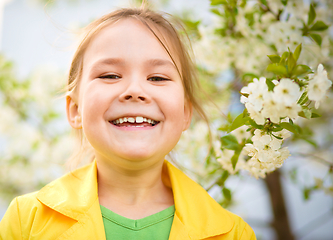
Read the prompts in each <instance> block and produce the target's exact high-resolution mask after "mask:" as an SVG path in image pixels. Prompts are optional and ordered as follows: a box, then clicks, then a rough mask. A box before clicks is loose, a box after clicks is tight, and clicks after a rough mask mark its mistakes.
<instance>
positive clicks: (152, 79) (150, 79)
mask: <svg viewBox="0 0 333 240" xmlns="http://www.w3.org/2000/svg"><path fill="white" fill-rule="evenodd" d="M148 80H149V81H153V82H160V81H170V79H168V78H163V77H150V78H148Z"/></svg>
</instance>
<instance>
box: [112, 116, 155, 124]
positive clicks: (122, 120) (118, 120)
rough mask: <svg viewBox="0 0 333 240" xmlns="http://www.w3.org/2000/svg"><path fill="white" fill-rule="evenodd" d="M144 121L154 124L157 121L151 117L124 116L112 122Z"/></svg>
mask: <svg viewBox="0 0 333 240" xmlns="http://www.w3.org/2000/svg"><path fill="white" fill-rule="evenodd" d="M126 122H129V123H143V122H147V123H149V124H152V125H153V126H154V125H155V124H156V123H157V122H156V121H154V120H152V119H149V118H144V117H141V116H139V117H124V118H118V119H116V120H113V121H112V123H113V124H115V125H117V124H121V123H126ZM137 127H141V126H137Z"/></svg>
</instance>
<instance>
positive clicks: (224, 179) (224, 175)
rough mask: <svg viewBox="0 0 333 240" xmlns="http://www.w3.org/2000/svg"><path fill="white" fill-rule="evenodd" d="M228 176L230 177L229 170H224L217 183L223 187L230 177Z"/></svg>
mask: <svg viewBox="0 0 333 240" xmlns="http://www.w3.org/2000/svg"><path fill="white" fill-rule="evenodd" d="M228 177H229V172H228V171H224V172H223V173H222V176H221V177H220V178H219V180H218V181H217V182H216V183H217V184H218V185H219V186H221V187H222V186H223V185H224V182H225V181H226V180H227V179H228Z"/></svg>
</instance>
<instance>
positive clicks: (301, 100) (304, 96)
mask: <svg viewBox="0 0 333 240" xmlns="http://www.w3.org/2000/svg"><path fill="white" fill-rule="evenodd" d="M308 100H309V99H308V92H304V93H302V95H301V97H300V98H299V99H298V101H297V104H299V105H303V104H304V103H306V102H307V101H308Z"/></svg>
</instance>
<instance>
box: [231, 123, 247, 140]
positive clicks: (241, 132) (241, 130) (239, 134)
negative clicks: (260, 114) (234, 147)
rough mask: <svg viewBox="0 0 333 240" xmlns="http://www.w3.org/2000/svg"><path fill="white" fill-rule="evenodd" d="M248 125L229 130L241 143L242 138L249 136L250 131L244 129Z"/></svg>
mask: <svg viewBox="0 0 333 240" xmlns="http://www.w3.org/2000/svg"><path fill="white" fill-rule="evenodd" d="M248 128H249V127H248V126H246V125H243V126H241V127H239V128H237V129H235V130H233V131H232V132H231V134H232V135H234V136H235V137H236V139H237V141H238V142H239V143H241V142H242V141H243V140H244V139H248V138H250V137H251V133H250V132H248V131H246V130H247V129H248Z"/></svg>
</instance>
